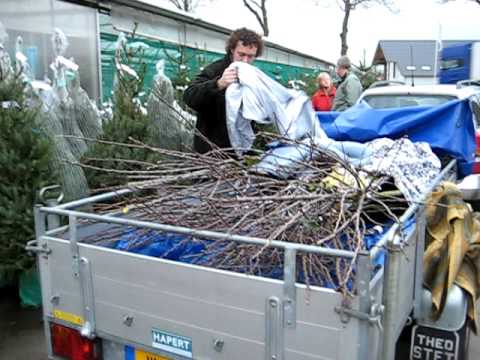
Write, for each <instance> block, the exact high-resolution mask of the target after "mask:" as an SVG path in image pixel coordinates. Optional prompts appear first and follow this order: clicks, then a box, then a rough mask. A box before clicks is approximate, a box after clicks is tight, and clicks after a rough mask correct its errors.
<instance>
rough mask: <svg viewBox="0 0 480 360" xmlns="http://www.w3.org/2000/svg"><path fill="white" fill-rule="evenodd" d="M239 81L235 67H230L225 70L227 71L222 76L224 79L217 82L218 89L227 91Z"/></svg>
mask: <svg viewBox="0 0 480 360" xmlns="http://www.w3.org/2000/svg"><path fill="white" fill-rule="evenodd" d="M237 80H238V74H237V69H236V68H235V67H233V66H230V67H228V68H226V69H225V71H224V72H223V74H222V77H221V78H220V79H218V80H217V87H218V88H219V89H220V90H223V89H226V88H227V87H229V86H230V85H231V84H233V83H234V82H236V81H237Z"/></svg>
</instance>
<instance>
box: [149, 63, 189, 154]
mask: <svg viewBox="0 0 480 360" xmlns="http://www.w3.org/2000/svg"><path fill="white" fill-rule="evenodd" d="M156 68H157V74H156V75H155V78H154V80H153V84H152V89H151V91H150V95H149V96H148V100H147V111H148V116H149V118H150V119H151V121H152V130H153V132H152V141H153V144H154V145H155V146H158V147H161V148H163V149H170V150H178V151H191V150H192V145H193V134H194V129H195V117H194V116H193V115H191V114H190V113H188V112H187V111H185V110H183V109H182V108H181V107H180V106H179V105H178V103H177V102H176V100H175V93H174V89H173V85H172V82H171V81H170V79H169V78H168V77H167V76H166V75H165V73H164V69H165V61H164V60H163V59H162V60H160V61H158V63H157V66H156Z"/></svg>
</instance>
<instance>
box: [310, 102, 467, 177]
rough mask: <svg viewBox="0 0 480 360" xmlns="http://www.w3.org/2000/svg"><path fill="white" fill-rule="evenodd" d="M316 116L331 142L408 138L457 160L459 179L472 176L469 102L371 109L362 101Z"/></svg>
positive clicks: (441, 154)
mask: <svg viewBox="0 0 480 360" xmlns="http://www.w3.org/2000/svg"><path fill="white" fill-rule="evenodd" d="M317 117H318V119H319V120H320V124H321V125H322V128H323V129H324V130H325V132H326V133H327V135H328V136H329V137H330V138H332V139H335V140H350V141H358V142H367V141H370V140H373V139H377V138H381V137H388V138H391V139H398V138H401V137H404V136H408V138H409V139H410V140H412V141H413V142H417V141H424V142H427V143H429V144H430V146H431V147H432V150H433V151H434V152H435V153H436V154H437V155H438V156H444V155H449V156H452V157H454V158H456V159H457V160H458V162H459V165H460V169H459V170H460V175H461V176H466V175H469V174H471V169H472V163H473V161H474V160H475V148H476V143H475V128H474V124H473V115H472V111H471V108H470V104H469V101H468V99H463V100H451V101H448V102H446V103H445V104H442V105H438V106H411V107H403V108H390V109H373V108H371V107H370V106H369V105H368V104H367V103H365V102H361V103H360V104H357V105H355V106H353V107H351V108H350V109H348V110H346V111H344V112H342V113H338V112H319V113H317Z"/></svg>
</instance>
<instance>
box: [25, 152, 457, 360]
mask: <svg viewBox="0 0 480 360" xmlns="http://www.w3.org/2000/svg"><path fill="white" fill-rule="evenodd" d="M454 168H455V161H454V160H453V161H451V162H450V163H449V164H448V166H446V167H445V168H444V169H443V170H442V172H441V173H440V175H439V176H438V177H437V179H436V180H435V181H434V182H433V183H432V184H431V186H430V190H432V189H433V188H434V187H435V186H436V185H437V184H438V183H440V182H441V181H443V180H446V179H449V178H451V177H453V176H454V174H455V171H452V170H454ZM131 191H132V190H130V189H124V190H121V191H116V192H110V193H107V194H101V195H97V196H93V197H89V198H86V199H81V200H78V201H73V202H70V203H67V204H55V201H49V205H50V206H43V205H37V206H36V207H35V226H36V239H35V240H33V241H31V242H30V243H29V244H28V246H27V249H28V250H29V251H31V252H34V253H36V254H37V259H38V268H39V274H40V280H41V288H42V300H43V314H44V320H45V334H46V338H47V348H48V354H49V357H50V358H52V359H57V358H58V359H62V358H67V359H106V360H119V359H125V360H131V359H136V360H139V359H150V360H165V359H170V360H177V359H178V360H180V359H205V360H206V359H225V360H240V359H265V360H273V359H275V360H307V359H308V360H313V359H337V360H339V359H342V360H367V359H368V360H374V359H375V360H393V359H395V352H396V347H397V340H398V339H399V338H400V334H401V333H402V331H403V330H404V328H405V326H406V325H409V324H411V323H412V321H413V322H414V323H415V319H417V320H421V319H422V318H423V319H424V323H425V321H427V323H428V316H425V308H427V312H428V311H429V310H428V305H427V306H426V305H425V302H427V304H428V295H427V299H426V300H425V290H424V289H423V286H422V257H423V252H424V238H425V226H426V225H425V209H424V206H423V205H422V204H421V203H416V204H413V205H411V206H410V207H409V208H408V209H407V210H406V211H405V213H404V214H403V215H402V217H401V218H400V222H399V223H395V224H394V225H393V226H392V227H391V228H390V229H389V230H388V232H387V233H386V234H385V235H384V236H383V237H382V238H381V239H380V241H379V242H378V243H377V244H376V245H375V246H374V247H373V248H371V250H370V251H362V252H360V253H359V254H358V256H355V253H353V252H350V251H345V250H337V249H331V248H324V247H321V246H309V245H302V244H296V243H286V242H281V241H268V240H266V239H259V238H252V237H248V236H240V235H233V234H227V233H219V232H214V231H202V230H195V229H192V228H186V227H178V226H171V225H165V224H160V223H155V222H148V221H142V219H141V218H136V217H135V214H128V216H126V215H125V214H122V213H111V214H96V213H93V212H90V211H85V210H79V208H82V209H85V207H86V206H87V208H88V205H91V204H93V203H95V202H98V201H103V200H107V199H112V198H114V197H115V196H120V195H125V194H127V193H129V192H131ZM427 196H428V193H426V194H425V198H426V197H427ZM60 218H66V219H68V224H67V225H64V226H60V224H61V222H60V220H59V219H60ZM411 218H414V219H415V225H414V226H413V230H411V231H409V232H408V233H405V232H404V231H402V229H403V224H404V223H405V222H406V221H408V220H409V219H411ZM86 220H93V221H94V222H95V223H88V222H87V223H86V222H85V221H86ZM128 226H135V227H140V228H148V229H154V230H158V231H165V232H169V233H177V234H183V235H188V236H196V237H199V238H206V239H213V240H215V239H217V240H218V239H221V240H228V241H235V242H239V243H248V244H258V245H262V246H273V247H277V248H282V249H284V268H283V274H284V275H283V280H275V279H268V278H263V277H259V276H253V275H249V274H240V273H236V272H231V271H224V270H218V269H214V268H207V267H202V266H198V265H192V264H185V263H180V262H175V261H171V260H166V259H160V258H154V257H151V256H145V255H140V254H135V253H130V252H124V251H119V250H114V249H109V248H106V247H100V246H95V245H91V244H88V243H85V242H84V241H83V240H84V239H86V238H88V237H92V236H95V234H98V233H100V232H102V231H105V230H106V229H111V228H122V227H128ZM299 252H308V253H314V254H319V255H321V256H328V257H344V258H347V259H352V260H353V261H355V264H356V265H355V266H356V271H357V275H356V293H355V296H354V297H353V299H351V300H350V301H346V298H345V297H344V296H343V295H342V294H340V293H339V292H336V291H335V290H332V289H328V288H322V287H315V286H310V287H307V286H306V285H304V284H300V283H297V282H296V278H295V274H296V269H295V267H296V261H295V259H296V254H297V253H299ZM381 253H384V254H385V259H386V261H385V263H384V266H383V267H382V268H380V269H378V268H377V269H376V270H374V267H373V266H372V264H373V261H374V260H375V259H376V258H377V256H379V255H380V254H381ZM459 291H460V295H458V294H457V299H458V298H460V299H463V301H464V304H466V301H465V300H466V299H465V296H464V295H463V294H462V291H461V290H459ZM422 299H423V300H422ZM422 301H423V305H422ZM460 301H462V300H460ZM462 304H463V303H462ZM462 306H463V308H462ZM462 306H458V304H457V305H456V306H454V309H456V310H455V311H456V313H455V311H454V315H452V312H449V314H450V318H449V319H448V321H446V322H445V321H444V323H448V324H449V325H450V327H451V328H450V330H451V331H450V332H449V333H450V334H454V336H453V338H454V340H455V343H454V344H453V343H452V344H451V346H453V347H454V348H453V349H450V343H449V342H448V341H450V340H449V339H450V338H447V339H446V340H445V338H444V339H443V340H440V341H439V342H438V344H440V345H442V346H443V347H442V346H440V348H439V349H437V350H438V352H439V354H441V356H442V357H439V356H440V355H435V356H437V357H435V358H436V359H463V358H464V357H463V355H461V354H463V350H462V349H459V347H460V342H461V341H460V339H459V335H458V331H457V330H459V329H460V328H464V327H465V326H464V325H465V317H466V305H462ZM458 309H460V310H458ZM452 316H454V317H455V318H456V319H460V321H456V322H455V321H453V322H452ZM442 317H443V315H442ZM420 322H421V321H420ZM452 324H453V325H452ZM427 325H428V324H427ZM430 325H432V326H433V327H435V324H434V323H432V322H431V321H430ZM416 326H417V327H418V324H417V325H416ZM452 326H453V328H452ZM422 329H425V328H424V327H422V326H420V328H419V329H418V330H417V329H415V331H416V332H417V334H418V335H415V334H413V335H412V339H415V338H416V339H417V341H416V343H415V346H417V347H416V348H415V347H414V345H412V347H411V349H409V350H408V351H409V352H410V358H412V359H427V358H428V357H421V356H425V355H422V351H423V350H422V346H423V349H427V348H428V347H429V346H430V344H428V343H426V344H421V343H420V344H419V343H418V339H420V340H422V339H423V340H424V339H427V340H428V339H429V335H428V334H425V333H422V332H421V330H422ZM447 330H448V329H447ZM438 331H441V330H438ZM452 331H453V332H452ZM432 336H437V338H440V339H441V338H442V336H441V335H438V334H436V335H432ZM455 336H456V337H455ZM444 337H445V336H444ZM447 342H448V344H449V345H448V348H445V344H447ZM427 345H428V346H427ZM433 345H434V346H435V342H434V343H433ZM400 347H401V346H400ZM430 347H431V346H430ZM434 350H435V349H434ZM437 350H435V351H437ZM450 350H451V351H450ZM431 351H433V350H431V349H430V350H428V351H427V352H426V354H427V355H428V356H430V355H429V353H430V352H431ZM442 354H443V355H442ZM452 354H453V355H452Z"/></svg>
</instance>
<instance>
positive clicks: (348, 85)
mask: <svg viewBox="0 0 480 360" xmlns="http://www.w3.org/2000/svg"><path fill="white" fill-rule="evenodd" d="M351 66H352V64H351V62H350V59H349V58H348V56H346V55H344V56H342V57H340V59H338V62H337V69H336V72H337V75H338V76H339V77H340V83H339V84H338V85H337V93H336V94H335V98H334V100H333V106H332V111H344V110H346V109H348V108H349V107H350V106H352V105H353V104H355V102H356V101H357V99H358V98H359V97H360V94H361V93H362V90H363V89H362V84H361V83H360V80H359V79H358V77H357V76H356V75H355V74H354V73H353V72H352V71H350V68H351Z"/></svg>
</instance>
